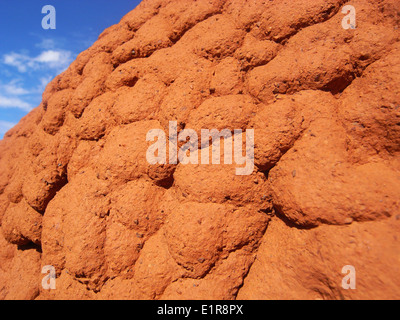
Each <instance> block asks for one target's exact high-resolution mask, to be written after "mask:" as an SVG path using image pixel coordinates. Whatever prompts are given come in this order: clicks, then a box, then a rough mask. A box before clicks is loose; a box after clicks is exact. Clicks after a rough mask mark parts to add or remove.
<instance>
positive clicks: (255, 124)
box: [0, 0, 400, 300]
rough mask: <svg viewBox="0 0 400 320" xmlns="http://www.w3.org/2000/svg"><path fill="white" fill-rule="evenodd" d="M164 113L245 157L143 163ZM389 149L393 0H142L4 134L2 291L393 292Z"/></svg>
mask: <svg viewBox="0 0 400 320" xmlns="http://www.w3.org/2000/svg"><path fill="white" fill-rule="evenodd" d="M347 4H351V5H353V6H354V7H355V8H356V13H357V15H356V19H357V20H356V21H357V28H356V29H348V30H345V29H344V28H342V19H343V18H344V16H345V14H343V13H342V8H343V7H344V6H345V5H347ZM169 121H177V124H178V131H180V130H182V129H183V128H191V129H194V130H196V131H197V132H199V131H200V129H202V128H205V129H212V128H217V129H219V130H221V129H223V128H227V129H230V130H233V129H242V130H246V129H254V133H255V146H254V153H255V156H254V158H255V167H254V171H253V173H252V174H250V175H247V176H238V175H236V173H235V168H236V167H237V165H236V164H224V163H223V162H221V164H220V165H215V164H214V165H213V164H210V165H205V164H198V165H194V164H186V165H184V164H182V163H180V164H177V165H175V164H166V165H160V164H157V165H151V164H149V163H148V162H147V160H146V150H147V148H148V147H149V145H151V142H148V141H146V134H147V132H148V131H149V130H151V129H157V128H159V129H162V130H164V131H165V132H168V126H169ZM167 138H168V135H167ZM399 155H400V2H399V1H398V0H354V1H351V2H348V1H345V0H312V1H311V0H270V1H267V0H265V1H262V0H197V1H194V0H193V1H189V0H143V1H142V2H141V3H140V5H139V6H138V7H137V8H136V9H134V10H133V11H132V12H130V13H128V14H127V15H126V16H125V17H124V18H123V19H122V20H121V22H120V23H119V24H117V25H114V26H111V27H110V28H108V29H106V30H105V31H104V32H103V33H102V34H101V35H100V36H99V38H98V40H97V41H96V42H95V43H94V45H93V46H92V47H91V48H89V49H88V50H86V51H84V52H82V53H81V54H80V55H79V56H78V57H77V59H76V61H74V62H73V63H72V64H71V66H70V67H69V68H68V69H67V70H66V71H65V72H63V73H62V74H61V75H59V76H57V77H56V78H55V79H54V80H53V81H52V82H51V83H50V84H49V85H48V86H47V88H46V90H45V91H44V93H43V100H42V102H41V104H40V105H39V106H38V107H37V108H35V109H34V110H33V111H32V112H30V113H29V114H28V115H27V116H25V117H24V118H23V119H22V120H21V121H20V123H19V124H18V125H16V126H15V127H14V128H13V129H11V130H10V131H9V132H8V133H7V134H6V135H5V137H4V139H3V140H1V141H0V224H1V233H0V298H1V299H228V300H230V299H398V298H400V277H399V270H400V269H399V268H400V246H399V244H400V233H399V231H400V157H399ZM46 265H52V266H54V268H55V269H56V272H57V279H56V290H45V289H43V288H42V278H43V277H44V276H45V274H42V273H41V271H42V267H44V266H46ZM345 265H353V266H354V267H355V269H356V289H355V290H352V289H349V290H345V289H344V288H342V279H343V277H344V276H345V274H342V268H343V266H345Z"/></svg>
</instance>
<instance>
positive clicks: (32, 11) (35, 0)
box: [0, 0, 140, 139]
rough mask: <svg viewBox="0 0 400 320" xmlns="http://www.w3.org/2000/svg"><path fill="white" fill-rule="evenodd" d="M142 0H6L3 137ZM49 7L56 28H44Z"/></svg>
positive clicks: (1, 43) (0, 80) (0, 33)
mask: <svg viewBox="0 0 400 320" xmlns="http://www.w3.org/2000/svg"><path fill="white" fill-rule="evenodd" d="M139 3H140V0H115V1H112V0H47V1H42V0H17V1H16V0H1V1H0V139H1V138H3V135H4V133H5V132H6V131H7V130H8V129H10V128H11V127H13V126H14V125H15V124H16V123H18V122H19V120H20V119H21V118H22V117H23V116H24V115H26V114H27V113H28V112H29V111H30V110H32V109H33V108H35V107H37V106H38V105H39V104H40V101H41V95H42V92H43V90H44V88H45V86H46V85H47V83H48V82H50V81H51V80H52V79H53V78H54V77H55V76H56V75H58V74H59V73H61V72H62V71H64V70H65V69H66V68H67V67H68V66H69V64H70V63H71V62H72V61H74V60H75V58H76V56H77V55H78V54H79V53H80V52H82V51H84V50H85V49H87V48H88V47H90V46H91V45H92V44H93V43H94V42H95V41H96V39H97V37H98V36H99V34H100V33H101V32H102V31H103V30H104V29H106V28H107V27H109V26H111V25H113V24H116V23H118V22H119V21H120V20H121V18H122V17H123V16H124V15H125V14H126V13H128V12H129V11H131V10H133V9H134V8H135V7H136V6H137V5H138V4H139ZM45 5H52V6H53V7H54V8H55V9H56V29H55V30H51V29H48V30H45V29H43V28H42V19H43V18H44V17H45V16H46V14H42V8H43V7H44V6H45Z"/></svg>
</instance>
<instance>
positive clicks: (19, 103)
mask: <svg viewBox="0 0 400 320" xmlns="http://www.w3.org/2000/svg"><path fill="white" fill-rule="evenodd" d="M0 108H17V109H21V110H23V111H26V112H29V111H31V110H32V109H33V108H32V106H31V105H30V104H29V103H27V102H25V101H23V100H21V99H20V98H16V97H12V98H9V97H5V96H2V95H0Z"/></svg>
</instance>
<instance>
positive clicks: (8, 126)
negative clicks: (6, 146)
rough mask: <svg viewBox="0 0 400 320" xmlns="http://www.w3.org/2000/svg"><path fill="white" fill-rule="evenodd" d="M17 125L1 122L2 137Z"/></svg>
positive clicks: (0, 133) (0, 132) (0, 131)
mask: <svg viewBox="0 0 400 320" xmlns="http://www.w3.org/2000/svg"><path fill="white" fill-rule="evenodd" d="M15 125H16V123H13V122H9V121H3V120H0V135H3V134H5V133H6V132H7V131H8V130H10V129H11V128H12V127H14V126H15Z"/></svg>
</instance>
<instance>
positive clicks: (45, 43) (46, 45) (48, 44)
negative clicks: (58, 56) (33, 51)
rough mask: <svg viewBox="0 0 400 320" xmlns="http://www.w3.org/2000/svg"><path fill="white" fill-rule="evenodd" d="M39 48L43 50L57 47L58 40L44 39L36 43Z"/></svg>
mask: <svg viewBox="0 0 400 320" xmlns="http://www.w3.org/2000/svg"><path fill="white" fill-rule="evenodd" d="M35 46H36V47H37V48H41V49H43V50H48V49H54V48H55V47H56V41H55V40H54V39H48V38H46V39H42V41H41V42H40V43H37V44H36V45H35Z"/></svg>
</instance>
